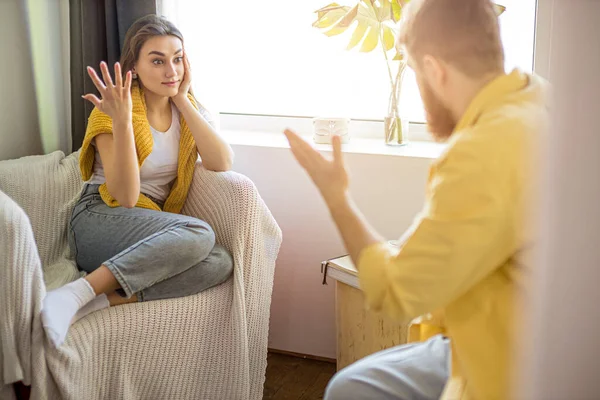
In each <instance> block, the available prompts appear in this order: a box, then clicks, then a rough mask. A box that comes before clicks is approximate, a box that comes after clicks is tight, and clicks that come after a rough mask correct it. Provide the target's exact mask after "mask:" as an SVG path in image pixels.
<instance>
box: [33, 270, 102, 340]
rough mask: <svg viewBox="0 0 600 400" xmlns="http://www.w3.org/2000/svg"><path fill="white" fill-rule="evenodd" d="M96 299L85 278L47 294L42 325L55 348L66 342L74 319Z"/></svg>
mask: <svg viewBox="0 0 600 400" xmlns="http://www.w3.org/2000/svg"><path fill="white" fill-rule="evenodd" d="M94 297H96V293H94V289H92V286H91V285H90V284H89V283H88V281H87V280H85V279H84V278H79V279H77V280H76V281H74V282H71V283H67V284H66V285H64V286H62V287H59V288H58V289H55V290H52V291H51V292H48V293H47V294H46V297H45V298H44V302H43V305H42V325H43V326H44V330H45V331H46V336H48V339H50V341H51V342H52V344H53V345H54V347H59V346H60V345H61V344H62V343H63V342H64V341H65V338H66V337H67V332H69V327H70V326H71V323H72V320H73V317H75V315H76V314H77V311H79V309H80V308H82V307H83V306H85V305H86V304H87V303H89V302H90V301H92V300H93V299H94Z"/></svg>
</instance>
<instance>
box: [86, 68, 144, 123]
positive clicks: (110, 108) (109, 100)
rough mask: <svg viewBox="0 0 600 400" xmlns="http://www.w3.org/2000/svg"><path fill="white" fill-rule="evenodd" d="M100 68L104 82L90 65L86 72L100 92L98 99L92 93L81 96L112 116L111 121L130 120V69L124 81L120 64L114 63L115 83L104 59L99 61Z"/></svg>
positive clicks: (124, 121)
mask: <svg viewBox="0 0 600 400" xmlns="http://www.w3.org/2000/svg"><path fill="white" fill-rule="evenodd" d="M100 70H101V71H102V77H103V78H104V82H103V81H102V79H100V77H98V74H97V73H96V71H95V70H94V68H92V67H87V72H88V74H89V75H90V78H92V81H93V82H94V85H95V86H96V88H97V89H98V91H99V92H100V97H101V98H102V99H99V98H98V97H96V95H94V94H86V95H85V96H81V97H83V98H84V99H86V100H88V101H90V102H91V103H92V104H94V105H95V106H96V108H98V110H100V111H102V112H103V113H105V114H107V115H108V116H109V117H111V118H112V120H113V122H115V121H116V122H123V123H126V122H131V118H132V115H131V113H132V108H133V106H132V102H131V71H127V74H126V76H125V82H123V78H122V74H121V65H120V64H119V63H116V64H115V83H113V81H112V78H111V77H110V73H109V71H108V66H107V65H106V63H105V62H104V61H102V62H101V63H100Z"/></svg>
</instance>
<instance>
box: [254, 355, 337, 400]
mask: <svg viewBox="0 0 600 400" xmlns="http://www.w3.org/2000/svg"><path fill="white" fill-rule="evenodd" d="M333 374H335V364H334V363H331V362H326V361H316V360H311V359H308V358H300V357H294V356H288V355H284V354H278V353H271V352H269V355H268V357H267V378H266V380H265V389H264V395H263V400H284V399H287V400H316V399H322V398H323V393H324V392H325V387H326V386H327V382H329V379H331V377H332V376H333Z"/></svg>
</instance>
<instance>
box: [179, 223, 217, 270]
mask: <svg viewBox="0 0 600 400" xmlns="http://www.w3.org/2000/svg"><path fill="white" fill-rule="evenodd" d="M180 230H181V232H183V236H182V242H183V243H182V244H183V245H184V247H186V250H187V252H189V254H190V256H191V257H192V258H193V259H194V260H195V261H201V260H203V259H205V258H206V257H208V255H209V254H210V252H211V251H212V249H213V248H214V247H215V232H214V231H213V229H212V228H211V227H210V225H208V224H207V223H206V222H204V221H201V220H199V219H196V220H190V221H187V222H186V223H185V224H183V225H182V226H180Z"/></svg>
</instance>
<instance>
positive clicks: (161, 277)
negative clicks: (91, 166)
mask: <svg viewBox="0 0 600 400" xmlns="http://www.w3.org/2000/svg"><path fill="white" fill-rule="evenodd" d="M98 188H99V185H90V184H86V185H85V186H84V188H83V191H82V193H81V197H80V199H79V201H78V202H77V204H76V205H75V207H74V208H73V213H72V215H71V222H70V228H71V229H70V234H69V244H70V246H71V249H72V251H73V253H74V254H75V260H76V262H77V266H78V268H79V269H81V270H83V271H86V272H88V273H90V272H93V271H94V270H95V269H97V268H98V267H100V266H101V265H105V266H106V267H107V268H108V269H109V270H110V271H111V272H112V274H113V275H114V276H115V278H116V279H117V281H118V282H119V284H120V285H121V288H122V290H119V291H118V292H120V293H121V294H122V295H124V296H126V297H128V298H129V297H131V296H132V295H133V294H136V295H137V297H138V300H139V301H148V300H158V299H167V298H173V297H183V296H189V295H192V294H195V293H199V292H201V291H203V290H205V289H208V288H210V287H213V286H216V285H218V284H220V283H223V282H224V281H226V280H227V278H229V276H230V275H231V273H232V271H233V259H232V257H231V255H230V253H229V252H228V251H227V250H226V249H225V248H223V247H222V246H219V245H215V234H214V232H213V230H212V228H211V227H210V226H209V225H208V224H207V223H206V222H204V221H201V220H199V219H197V218H194V217H189V216H185V215H180V214H172V213H168V212H162V211H154V210H149V209H145V208H137V207H136V208H124V207H115V208H111V207H108V206H107V205H106V204H105V203H104V202H103V201H102V198H101V197H100V194H99V192H98Z"/></svg>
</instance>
